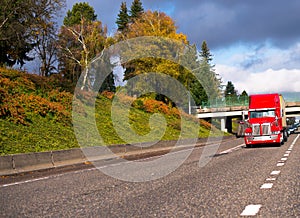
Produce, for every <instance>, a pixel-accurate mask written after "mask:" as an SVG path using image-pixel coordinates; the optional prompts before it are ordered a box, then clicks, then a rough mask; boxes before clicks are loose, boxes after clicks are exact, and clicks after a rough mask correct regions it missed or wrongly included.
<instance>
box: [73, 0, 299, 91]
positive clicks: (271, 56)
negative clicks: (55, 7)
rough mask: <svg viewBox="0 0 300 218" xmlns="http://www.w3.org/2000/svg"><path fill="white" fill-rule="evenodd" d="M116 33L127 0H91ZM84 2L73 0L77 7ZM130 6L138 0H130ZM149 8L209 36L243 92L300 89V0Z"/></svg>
mask: <svg viewBox="0 0 300 218" xmlns="http://www.w3.org/2000/svg"><path fill="white" fill-rule="evenodd" d="M85 1H86V2H89V4H90V5H91V6H92V7H93V8H94V9H95V11H96V13H97V15H98V19H99V20H101V21H102V22H103V23H104V24H106V25H107V27H108V29H109V32H110V34H113V33H114V32H115V31H116V28H117V27H116V24H115V21H116V17H117V14H118V13H119V9H120V5H121V2H122V0H85ZM76 2H79V1H78V0H67V9H71V8H72V6H73V4H75V3H76ZM126 2H127V6H128V8H130V5H131V2H132V0H126ZM142 3H143V6H144V9H145V10H148V9H150V10H159V11H161V12H165V13H167V14H168V15H169V16H171V17H172V18H173V19H174V20H175V21H176V25H177V26H178V31H179V32H182V33H184V34H186V35H187V36H188V39H189V41H190V42H191V43H192V44H196V45H197V47H198V48H201V43H202V41H203V40H206V42H207V44H208V47H209V48H210V50H211V53H212V54H213V58H214V64H215V65H216V66H215V69H216V72H217V73H219V74H220V75H221V77H222V80H223V81H224V83H227V81H232V82H233V84H234V86H235V88H236V89H237V90H238V91H239V92H240V93H241V92H242V91H243V90H246V91H247V92H248V93H261V92H283V91H290V92H300V13H299V9H300V1H299V0H288V1H282V0H248V1H247V0H173V1H167V0H142Z"/></svg>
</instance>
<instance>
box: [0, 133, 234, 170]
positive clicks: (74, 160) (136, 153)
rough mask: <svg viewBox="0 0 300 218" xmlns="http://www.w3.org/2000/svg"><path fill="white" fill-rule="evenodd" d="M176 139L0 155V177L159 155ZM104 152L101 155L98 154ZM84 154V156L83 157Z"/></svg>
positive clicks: (201, 141)
mask: <svg viewBox="0 0 300 218" xmlns="http://www.w3.org/2000/svg"><path fill="white" fill-rule="evenodd" d="M231 138H235V137H234V136H224V137H222V138H221V140H220V139H219V138H215V140H212V141H211V143H209V144H213V143H217V142H220V141H222V140H229V139H231ZM206 140H207V139H199V140H198V141H197V144H196V145H191V144H190V143H189V141H190V140H185V141H184V144H182V145H179V146H178V147H177V148H176V150H183V149H188V148H191V147H202V146H205V145H206ZM176 142H177V141H160V142H158V143H157V144H155V145H153V146H150V147H149V145H151V143H149V142H148V143H138V144H134V145H128V144H125V145H112V146H110V150H111V151H112V152H113V153H114V154H105V153H106V152H103V150H104V147H102V146H95V147H88V148H74V149H69V150H56V151H48V152H37V153H25V154H13V155H6V156H0V176H8V175H14V174H20V173H25V172H31V171H37V170H45V169H51V168H56V167H63V166H68V165H74V164H83V163H87V162H94V161H101V160H111V159H116V158H124V159H127V160H137V159H141V158H146V157H151V156H157V155H163V154H166V153H168V152H169V151H170V150H171V149H172V148H173V146H174V145H175V144H176ZM101 154H104V155H101ZM86 156H88V158H86Z"/></svg>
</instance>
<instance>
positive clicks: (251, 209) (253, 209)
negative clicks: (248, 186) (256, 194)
mask: <svg viewBox="0 0 300 218" xmlns="http://www.w3.org/2000/svg"><path fill="white" fill-rule="evenodd" d="M261 206H262V205H261V204H250V205H248V206H246V207H245V209H244V210H243V212H242V213H241V216H255V215H256V214H257V213H258V212H259V210H260V208H261Z"/></svg>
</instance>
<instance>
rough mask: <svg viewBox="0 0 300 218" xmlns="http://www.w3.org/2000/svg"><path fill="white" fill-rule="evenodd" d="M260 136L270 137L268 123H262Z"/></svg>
mask: <svg viewBox="0 0 300 218" xmlns="http://www.w3.org/2000/svg"><path fill="white" fill-rule="evenodd" d="M261 127H262V135H271V126H270V124H269V123H264V124H262V125H261Z"/></svg>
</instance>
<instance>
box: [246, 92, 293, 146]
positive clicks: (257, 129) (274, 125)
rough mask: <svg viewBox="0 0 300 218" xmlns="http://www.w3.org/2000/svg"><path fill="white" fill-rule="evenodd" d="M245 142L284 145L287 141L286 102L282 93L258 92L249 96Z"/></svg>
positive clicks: (250, 144)
mask: <svg viewBox="0 0 300 218" xmlns="http://www.w3.org/2000/svg"><path fill="white" fill-rule="evenodd" d="M244 134H245V135H244V139H245V144H246V146H247V147H252V145H258V144H267V143H273V144H277V145H282V144H283V143H284V142H285V141H287V137H288V133H287V125H286V114H285V102H284V99H283V97H282V95H280V94H258V95H250V96H249V112H248V122H247V128H246V129H245V132H244Z"/></svg>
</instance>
